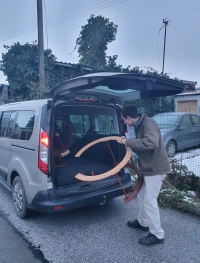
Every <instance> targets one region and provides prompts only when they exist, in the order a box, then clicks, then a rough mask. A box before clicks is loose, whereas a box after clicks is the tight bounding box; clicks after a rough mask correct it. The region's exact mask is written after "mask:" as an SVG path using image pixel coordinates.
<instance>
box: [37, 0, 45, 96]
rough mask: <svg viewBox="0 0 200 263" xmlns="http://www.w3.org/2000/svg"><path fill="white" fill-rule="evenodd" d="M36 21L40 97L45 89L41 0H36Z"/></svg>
mask: <svg viewBox="0 0 200 263" xmlns="http://www.w3.org/2000/svg"><path fill="white" fill-rule="evenodd" d="M37 22H38V57H39V92H38V93H39V98H40V99H41V98H42V96H43V94H44V90H45V72H44V40H43V11H42V0H37Z"/></svg>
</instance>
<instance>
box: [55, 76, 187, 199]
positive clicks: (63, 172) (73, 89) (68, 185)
mask: <svg viewBox="0 0 200 263" xmlns="http://www.w3.org/2000/svg"><path fill="white" fill-rule="evenodd" d="M185 88H186V87H185V85H184V84H183V83H182V82H180V81H175V80H171V79H167V78H163V77H158V76H152V75H143V74H127V73H94V74H89V75H84V76H81V77H78V78H75V79H72V80H69V81H66V82H64V83H62V84H60V85H58V86H56V87H55V88H53V89H52V90H51V92H50V96H51V97H53V101H54V104H53V105H54V107H55V110H53V111H52V118H53V119H54V120H53V122H55V118H57V117H59V118H61V119H62V117H63V116H64V115H67V118H68V119H69V121H70V122H72V119H73V118H74V116H75V115H77V116H79V115H80V114H83V115H84V116H85V115H87V114H88V116H89V115H91V116H92V118H94V116H97V117H98V116H101V115H103V112H104V115H105V116H107V115H108V116H109V108H108V113H106V114H105V112H106V111H107V108H105V107H108V106H105V104H104V102H105V101H106V102H114V103H119V102H122V101H126V100H129V101H130V100H135V99H144V98H151V97H160V96H169V95H174V94H178V93H181V92H182V91H183V90H184V89H185ZM78 95H86V96H87V95H88V96H94V97H95V99H94V101H98V105H95V104H94V110H93V109H92V110H91V107H93V106H91V105H92V102H86V103H85V104H83V103H75V102H74V99H75V98H77V96H78ZM64 101H66V102H65V103H64ZM74 103H75V104H74ZM70 105H71V106H70ZM101 105H102V106H101ZM87 107H88V113H87ZM101 107H102V113H101ZM109 107H111V106H109ZM113 107H114V106H113ZM72 109H75V110H74V111H73V110H72ZM105 109H106V110H105ZM112 110H113V109H112ZM112 110H110V116H109V118H110V117H112V118H113V120H112V122H114V121H115V126H118V128H116V127H115V129H114V131H113V133H112V134H111V133H108V134H105V133H102V132H101V131H100V132H98V130H96V131H97V133H92V134H89V136H87V133H85V134H84V136H82V134H80V136H81V139H84V140H85V142H86V141H87V143H88V142H91V141H92V140H95V139H98V138H102V137H106V136H109V135H118V136H120V134H121V131H122V128H121V127H120V120H119V114H117V112H116V109H115V117H113V116H114V115H112ZM56 112H60V113H59V114H60V116H56ZM84 112H85V113H84ZM59 118H58V120H59ZM114 119H115V120H114ZM58 124H59V122H58ZM75 124H76V121H75V122H74V123H73V125H75ZM75 130H76V129H75ZM76 136H77V138H78V136H79V134H76ZM86 137H87V139H88V138H89V139H90V141H88V140H87V139H86ZM77 140H78V139H77ZM80 145H82V146H85V145H86V143H85V144H81V143H80ZM75 146H76V144H75ZM75 146H73V145H72V146H71V147H75ZM93 147H94V146H93ZM105 147H106V145H102V144H101V145H99V146H96V148H95V147H94V148H91V149H93V150H91V152H90V153H89V154H87V155H86V156H83V159H82V160H81V159H80V160H81V161H82V162H83V165H85V166H86V167H87V166H88V165H89V164H88V160H89V159H90V157H91V159H92V160H93V163H92V166H93V168H94V167H98V165H99V171H101V170H102V172H104V170H105V171H106V170H107V169H109V168H112V167H111V163H112V161H113V160H112V156H111V155H110V157H106V156H107V154H110V153H108V152H109V149H107V150H105ZM123 148H124V147H122V146H121V145H119V144H118V143H117V142H113V143H111V149H112V150H113V153H114V158H116V161H117V162H119V161H120V160H122V158H123V157H124V156H123V155H124V153H125V151H124V150H123ZM79 149H80V147H79ZM97 152H99V153H101V154H100V155H101V157H99V158H96V159H95V158H93V157H94V155H95V153H97ZM68 157H69V155H68V156H64V159H66V160H65V164H66V165H63V166H62V165H61V166H59V165H57V166H55V167H54V165H53V164H52V165H53V167H52V168H53V169H52V170H54V177H55V181H54V183H55V185H56V186H57V190H56V191H57V194H59V195H73V194H82V193H87V192H91V191H95V190H98V189H102V188H108V187H112V186H113V185H117V184H118V181H117V178H116V177H115V176H111V177H109V178H107V179H104V180H101V181H96V182H82V181H79V180H77V179H76V178H75V175H76V173H77V167H78V166H80V167H81V161H80V164H78V163H77V164H76V162H77V160H75V161H74V160H73V158H74V156H72V157H71V159H70V158H68ZM101 158H102V159H101ZM75 159H79V158H75ZM108 159H109V160H108ZM97 162H98V163H97ZM67 163H68V165H67ZM73 165H74V168H75V169H74V171H73ZM101 165H102V167H101ZM70 167H71V168H70ZM87 168H88V167H87ZM93 168H92V169H90V170H94V169H95V168H94V169H93ZM86 170H87V169H86ZM97 170H98V169H97ZM73 173H74V176H73ZM79 173H84V171H81V170H80V171H79ZM67 174H68V175H69V174H70V178H69V180H68V182H67V181H66V180H64V181H65V183H63V178H62V176H66V177H67ZM92 175H93V174H92V173H91V176H92ZM119 175H120V178H121V180H122V183H123V182H127V181H128V180H130V179H128V177H127V175H126V174H125V172H124V171H122V172H120V173H119ZM58 178H60V179H58Z"/></svg>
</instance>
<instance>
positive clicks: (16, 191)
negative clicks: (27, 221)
mask: <svg viewBox="0 0 200 263" xmlns="http://www.w3.org/2000/svg"><path fill="white" fill-rule="evenodd" d="M12 198H13V202H14V207H15V211H16V213H17V215H18V216H19V217H20V218H26V217H28V215H29V209H28V208H27V200H26V194H25V191H24V186H23V183H22V180H21V178H20V177H19V176H17V177H15V179H14V181H13V185H12Z"/></svg>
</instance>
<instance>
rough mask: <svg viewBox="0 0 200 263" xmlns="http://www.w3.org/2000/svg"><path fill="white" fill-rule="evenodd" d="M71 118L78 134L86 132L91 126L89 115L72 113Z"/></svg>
mask: <svg viewBox="0 0 200 263" xmlns="http://www.w3.org/2000/svg"><path fill="white" fill-rule="evenodd" d="M70 120H71V122H72V123H73V125H74V128H75V133H76V134H81V135H83V134H85V133H86V132H87V131H88V130H89V128H90V119H89V116H88V115H70Z"/></svg>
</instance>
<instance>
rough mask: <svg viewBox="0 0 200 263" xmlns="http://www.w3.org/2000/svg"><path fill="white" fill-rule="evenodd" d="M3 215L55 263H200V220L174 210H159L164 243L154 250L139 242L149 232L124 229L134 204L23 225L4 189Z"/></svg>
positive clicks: (39, 217) (0, 196)
mask: <svg viewBox="0 0 200 263" xmlns="http://www.w3.org/2000/svg"><path fill="white" fill-rule="evenodd" d="M0 210H1V211H3V213H4V216H5V217H6V218H7V219H8V221H9V222H11V224H12V225H13V226H14V227H15V228H16V229H17V230H18V231H19V232H20V233H21V234H22V235H23V236H24V237H25V238H26V239H27V240H28V242H29V243H31V244H32V245H33V246H35V247H37V248H40V250H41V252H42V253H43V255H44V257H45V259H46V260H48V261H49V262H51V263H76V262H77V263H125V262H131V263H177V262H179V263H200V218H198V217H195V216H193V215H189V214H183V213H181V212H179V211H176V210H173V209H170V208H166V209H161V219H162V226H163V228H164V230H165V243H164V244H161V245H156V246H153V247H144V246H141V245H140V244H139V243H138V239H139V238H140V237H142V236H144V235H146V232H143V231H141V230H133V229H129V228H128V227H127V226H126V222H127V220H130V219H134V218H135V217H136V215H137V202H136V201H135V200H133V201H132V202H131V203H129V204H125V203H124V202H123V198H122V197H120V198H116V199H114V200H112V201H110V202H109V203H108V204H107V205H105V206H103V207H100V206H90V207H87V208H81V209H77V210H74V211H70V212H64V213H59V214H34V216H33V217H32V218H30V219H26V220H21V219H19V218H18V217H17V216H16V215H15V213H14V208H13V204H12V200H11V195H10V194H9V193H8V192H7V191H6V190H5V189H4V188H3V187H2V186H0ZM19 238H20V237H19ZM1 240H2V239H1ZM11 242H12V240H11ZM15 242H16V241H15ZM24 249H28V248H24ZM1 253H2V252H1ZM1 262H4V261H1ZM24 262H25V261H24ZM26 262H29V263H32V261H26ZM34 262H35V261H33V263H34ZM41 262H42V261H41ZM11 263H12V261H11Z"/></svg>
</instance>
